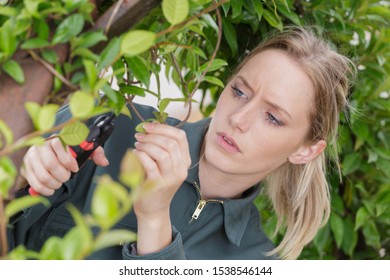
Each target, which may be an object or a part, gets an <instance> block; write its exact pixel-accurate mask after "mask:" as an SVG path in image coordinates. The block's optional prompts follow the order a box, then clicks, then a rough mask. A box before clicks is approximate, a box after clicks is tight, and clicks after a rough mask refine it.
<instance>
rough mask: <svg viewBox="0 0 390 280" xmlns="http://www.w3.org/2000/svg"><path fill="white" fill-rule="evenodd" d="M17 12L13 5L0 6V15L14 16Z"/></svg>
mask: <svg viewBox="0 0 390 280" xmlns="http://www.w3.org/2000/svg"><path fill="white" fill-rule="evenodd" d="M17 13H18V10H16V9H15V8H13V7H5V6H0V15H3V16H8V17H12V16H16V15H17Z"/></svg>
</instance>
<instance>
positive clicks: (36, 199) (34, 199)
mask: <svg viewBox="0 0 390 280" xmlns="http://www.w3.org/2000/svg"><path fill="white" fill-rule="evenodd" d="M40 203H42V204H43V205H44V206H46V207H49V205H50V202H49V200H47V198H45V197H43V196H41V195H40V196H30V195H26V196H23V197H20V198H17V199H14V200H12V201H11V202H9V203H8V204H7V206H6V207H5V216H6V218H7V219H9V218H11V217H12V216H13V215H15V214H16V213H19V212H20V211H22V210H23V209H27V208H30V207H32V206H34V205H37V204H40Z"/></svg>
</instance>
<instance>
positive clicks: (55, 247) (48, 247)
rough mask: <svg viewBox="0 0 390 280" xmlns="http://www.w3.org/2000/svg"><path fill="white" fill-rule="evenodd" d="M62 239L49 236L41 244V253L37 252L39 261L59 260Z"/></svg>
mask: <svg viewBox="0 0 390 280" xmlns="http://www.w3.org/2000/svg"><path fill="white" fill-rule="evenodd" d="M61 245H62V239H61V238H59V237H58V236H51V237H50V238H49V239H48V240H46V242H45V243H44V244H43V246H42V249H41V251H40V252H39V259H41V260H60V259H61V258H62V256H61V251H62V248H61Z"/></svg>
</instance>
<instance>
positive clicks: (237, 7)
mask: <svg viewBox="0 0 390 280" xmlns="http://www.w3.org/2000/svg"><path fill="white" fill-rule="evenodd" d="M242 4H243V0H233V1H230V5H231V7H232V18H236V17H238V16H240V15H241V14H242Z"/></svg>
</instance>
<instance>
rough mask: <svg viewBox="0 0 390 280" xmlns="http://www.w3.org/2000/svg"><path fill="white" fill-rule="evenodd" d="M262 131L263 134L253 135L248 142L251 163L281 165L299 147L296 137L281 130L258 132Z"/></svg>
mask: <svg viewBox="0 0 390 280" xmlns="http://www.w3.org/2000/svg"><path fill="white" fill-rule="evenodd" d="M260 129H261V133H256V134H257V135H252V136H251V137H249V138H248V139H247V141H246V147H247V149H246V157H247V159H248V160H250V161H251V162H254V161H256V162H260V163H261V162H263V163H265V164H270V165H280V164H283V163H284V162H286V161H287V158H288V157H289V156H290V155H291V154H292V153H294V152H295V151H296V150H297V149H298V147H299V143H298V142H299V141H296V140H295V139H296V138H294V136H292V135H286V134H285V133H283V132H284V131H282V130H281V129H279V128H273V127H262V128H258V130H257V131H256V132H259V130H260ZM253 139H255V141H253Z"/></svg>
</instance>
